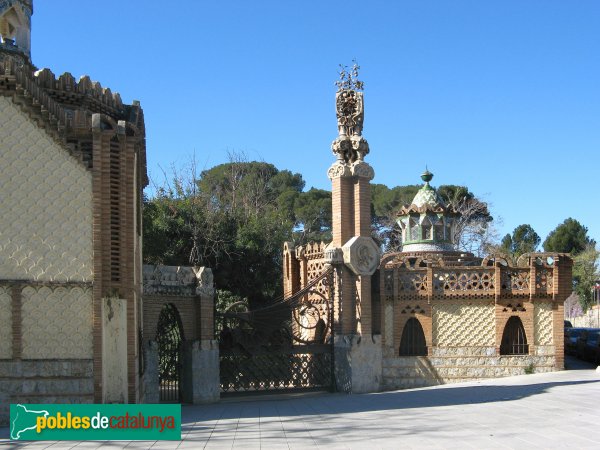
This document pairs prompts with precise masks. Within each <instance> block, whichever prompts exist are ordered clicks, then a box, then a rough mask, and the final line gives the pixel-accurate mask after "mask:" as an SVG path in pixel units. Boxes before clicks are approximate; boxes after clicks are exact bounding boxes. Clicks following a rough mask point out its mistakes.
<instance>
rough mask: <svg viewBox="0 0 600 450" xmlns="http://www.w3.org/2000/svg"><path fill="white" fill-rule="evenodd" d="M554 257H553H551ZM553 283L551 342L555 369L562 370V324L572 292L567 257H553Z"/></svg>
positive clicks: (569, 264)
mask: <svg viewBox="0 0 600 450" xmlns="http://www.w3.org/2000/svg"><path fill="white" fill-rule="evenodd" d="M553 256H554V255H553ZM552 281H553V295H552V296H553V300H554V301H553V307H552V322H553V324H552V325H553V327H552V329H553V333H552V334H553V336H552V338H553V340H554V351H555V354H556V368H557V369H564V367H565V337H564V333H565V329H564V322H563V320H564V319H565V310H564V303H565V300H566V299H567V297H568V296H569V295H571V292H572V291H573V260H572V259H571V258H570V257H569V256H568V255H562V254H561V255H556V256H554V270H553V273H552Z"/></svg>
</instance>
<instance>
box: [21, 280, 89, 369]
mask: <svg viewBox="0 0 600 450" xmlns="http://www.w3.org/2000/svg"><path fill="white" fill-rule="evenodd" d="M22 334H23V358H25V359H49V358H83V359H87V358H92V290H91V288H89V287H54V288H50V287H47V286H36V287H32V286H26V287H24V288H23V291H22Z"/></svg>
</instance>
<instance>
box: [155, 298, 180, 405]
mask: <svg viewBox="0 0 600 450" xmlns="http://www.w3.org/2000/svg"><path fill="white" fill-rule="evenodd" d="M182 341H183V327H182V325H181V318H180V317H179V312H178V311H177V308H176V307H175V306H174V305H173V304H171V303H169V304H167V305H165V306H164V308H163V309H162V311H161V313H160V316H159V318H158V326H157V330H156V342H157V343H158V381H159V390H160V401H161V402H179V401H180V398H181V397H180V378H181V343H182Z"/></svg>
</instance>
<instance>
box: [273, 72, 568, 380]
mask: <svg viewBox="0 0 600 450" xmlns="http://www.w3.org/2000/svg"><path fill="white" fill-rule="evenodd" d="M339 87H340V89H339V90H338V92H337V94H336V109H337V118H338V137H337V138H336V139H335V141H334V142H333V144H332V150H333V153H334V154H335V155H336V157H337V160H336V161H335V162H334V164H333V165H332V166H331V167H330V169H329V171H328V176H329V178H330V179H331V182H332V202H333V204H332V212H333V230H332V231H333V240H332V242H330V243H320V244H315V243H311V244H309V245H305V246H300V247H296V248H293V246H291V245H290V244H289V243H288V244H286V246H285V248H284V255H283V256H284V258H283V260H284V280H283V281H284V290H285V296H286V297H290V296H292V295H293V294H294V293H295V292H299V291H300V290H302V289H304V288H305V287H306V286H307V285H309V284H310V283H311V282H312V281H313V280H315V279H317V278H318V277H319V276H320V274H321V273H322V272H323V271H324V270H326V269H327V268H328V267H329V266H333V267H334V268H335V283H334V284H335V286H334V289H335V295H334V304H333V312H334V314H333V321H334V323H333V326H332V329H333V330H335V333H333V334H334V338H333V345H334V352H335V364H336V367H335V372H336V374H335V376H336V387H337V389H339V390H344V391H347V392H375V391H381V390H390V389H399V388H407V387H415V386H427V385H432V384H440V383H450V382H457V381H467V380H475V379H481V378H489V377H501V376H508V375H517V374H523V373H533V372H545V371H553V370H561V369H563V368H564V348H563V346H564V342H563V341H564V336H563V318H564V317H563V316H564V312H563V304H564V301H565V299H566V298H567V297H568V295H569V294H570V293H571V290H572V275H571V273H572V260H571V258H570V257H569V256H568V255H565V254H549V253H535V254H527V255H523V256H521V257H520V258H519V260H518V261H516V262H513V261H512V260H511V259H510V258H508V257H506V256H503V255H492V256H489V257H487V258H484V259H482V258H476V257H475V256H473V255H472V254H469V253H463V252H459V251H457V249H455V248H454V245H453V242H454V233H455V229H456V219H457V218H458V216H459V213H458V212H457V211H455V210H454V209H453V208H451V207H450V206H448V205H446V204H445V203H444V202H443V201H442V199H441V198H440V197H439V196H438V194H437V192H436V190H435V189H434V188H433V187H432V186H431V185H430V184H429V183H430V181H431V180H432V178H433V174H431V173H430V172H428V171H426V172H425V173H424V174H423V175H422V179H423V181H424V185H423V186H422V188H421V189H420V190H419V192H418V193H417V194H416V196H415V197H414V199H413V201H412V202H411V204H410V205H406V206H405V207H403V208H401V210H400V211H399V212H398V225H399V227H400V228H401V230H402V236H403V248H402V252H399V253H391V254H385V255H383V256H381V255H380V252H379V248H378V246H377V245H376V244H375V242H374V241H373V239H372V238H371V230H370V225H371V214H370V180H372V179H373V177H374V171H373V169H372V168H371V166H370V165H369V164H368V163H366V162H365V156H366V155H367V154H368V153H369V145H368V143H367V141H366V140H365V139H364V137H363V136H362V124H363V118H364V106H363V105H364V102H363V93H362V92H360V91H361V87H362V86H361V85H360V84H359V83H357V82H356V80H355V79H353V78H352V77H348V78H347V79H346V80H345V81H342V82H341V83H340V85H339ZM306 301H308V302H311V301H316V298H312V297H310V296H309V297H307V299H306Z"/></svg>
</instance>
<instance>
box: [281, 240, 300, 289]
mask: <svg viewBox="0 0 600 450" xmlns="http://www.w3.org/2000/svg"><path fill="white" fill-rule="evenodd" d="M299 290H300V264H299V261H298V260H297V259H296V251H295V250H294V247H293V244H292V243H291V242H286V243H284V244H283V297H284V298H288V297H291V296H292V295H293V294H294V292H297V291H299Z"/></svg>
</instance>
